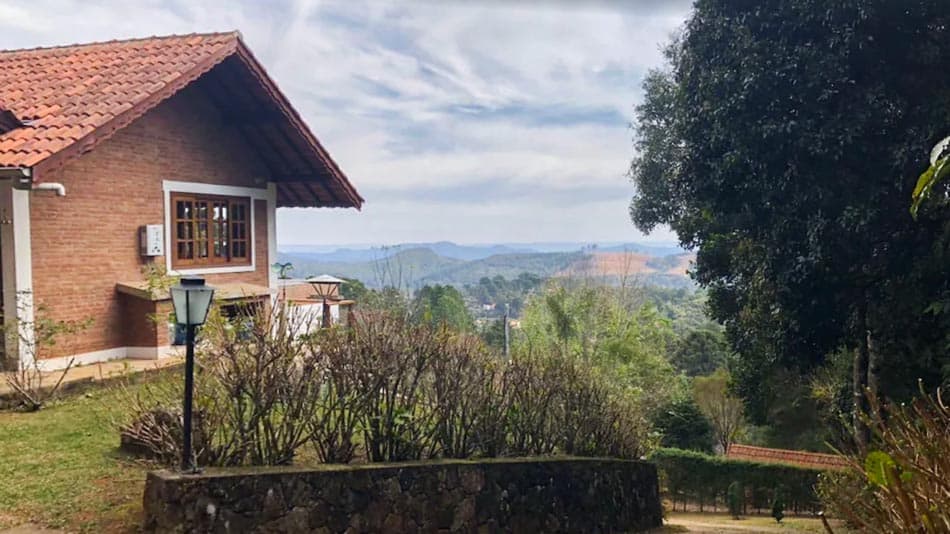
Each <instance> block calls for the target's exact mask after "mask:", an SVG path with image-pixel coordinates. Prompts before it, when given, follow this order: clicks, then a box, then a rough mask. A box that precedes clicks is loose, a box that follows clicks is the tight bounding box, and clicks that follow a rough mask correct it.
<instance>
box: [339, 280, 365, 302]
mask: <svg viewBox="0 0 950 534" xmlns="http://www.w3.org/2000/svg"><path fill="white" fill-rule="evenodd" d="M369 292H370V289H369V288H367V287H366V284H364V283H363V282H361V281H359V280H357V279H355V278H344V279H343V283H342V284H340V293H341V294H342V296H343V298H345V299H350V300H355V301H356V302H357V303H359V302H360V301H362V300H365V299H366V297H367V295H368V294H369Z"/></svg>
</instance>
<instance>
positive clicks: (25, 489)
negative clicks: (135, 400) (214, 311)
mask: <svg viewBox="0 0 950 534" xmlns="http://www.w3.org/2000/svg"><path fill="white" fill-rule="evenodd" d="M133 387H134V386H133ZM123 398H124V396H123V395H122V394H120V393H119V392H118V391H117V390H114V389H102V390H94V391H92V392H89V393H86V394H84V395H81V396H78V397H73V398H70V399H68V400H64V401H61V402H57V403H55V404H52V405H50V406H48V407H47V408H44V409H43V410H42V411H39V412H36V413H9V412H8V413H0V528H5V527H13V526H17V525H19V524H23V523H27V522H29V523H34V524H39V525H42V526H46V527H52V528H63V529H66V530H69V531H80V532H126V531H135V530H136V529H137V525H139V524H140V523H141V515H142V504H141V503H142V492H143V490H144V486H145V473H146V472H147V471H148V470H149V469H152V468H153V467H154V466H153V465H151V464H149V463H146V462H142V461H140V460H135V459H132V458H130V457H127V456H125V455H123V454H122V453H121V452H119V450H118V442H119V437H118V432H116V431H115V429H114V428H113V425H112V421H113V419H114V417H116V416H118V415H119V414H120V413H121V410H122V406H121V404H123V403H122V402H121V401H122V399H123Z"/></svg>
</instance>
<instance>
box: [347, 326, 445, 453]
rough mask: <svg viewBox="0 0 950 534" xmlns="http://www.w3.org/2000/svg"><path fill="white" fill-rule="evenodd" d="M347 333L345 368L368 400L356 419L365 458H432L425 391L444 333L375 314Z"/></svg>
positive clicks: (431, 416) (431, 421)
mask: <svg viewBox="0 0 950 534" xmlns="http://www.w3.org/2000/svg"><path fill="white" fill-rule="evenodd" d="M349 334H350V335H349V337H348V342H349V347H350V350H349V358H350V361H349V364H351V365H353V366H354V370H355V373H356V376H357V379H358V380H359V387H360V389H361V390H362V391H364V392H366V394H367V395H368V396H369V398H368V399H367V402H366V404H365V405H364V408H365V409H364V411H363V414H362V417H361V427H362V430H363V446H364V448H365V450H366V456H367V459H368V460H369V461H371V462H395V461H403V460H420V459H423V458H432V457H434V456H436V453H437V450H438V441H437V440H436V438H435V421H436V418H437V412H436V409H435V406H434V405H433V404H432V403H429V402H427V399H426V397H425V393H426V389H427V387H428V384H427V382H428V381H429V380H431V366H432V362H433V360H435V359H436V358H439V357H440V355H441V354H442V353H443V352H444V349H445V342H446V333H445V332H444V331H441V330H439V331H437V330H433V329H432V328H428V327H424V326H416V325H412V324H410V323H409V322H408V321H407V320H406V319H405V318H404V317H402V316H397V315H395V314H386V313H379V314H372V315H364V316H363V317H360V318H358V319H356V320H355V321H354V324H353V325H351V326H350V332H349Z"/></svg>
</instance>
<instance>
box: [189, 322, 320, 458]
mask: <svg viewBox="0 0 950 534" xmlns="http://www.w3.org/2000/svg"><path fill="white" fill-rule="evenodd" d="M307 320H308V319H307V318H305V317H302V316H299V315H293V314H286V313H283V312H281V311H265V310H263V309H257V310H253V309H249V310H247V313H245V314H244V315H243V316H241V317H239V318H238V319H237V320H232V321H223V320H222V321H214V322H210V323H208V324H207V325H206V326H205V335H206V336H207V341H208V343H207V344H206V345H205V346H204V347H203V350H202V371H203V372H204V373H207V374H208V375H209V377H211V378H212V379H213V380H214V382H215V386H216V387H213V388H209V389H207V390H206V393H208V394H209V396H208V397H207V398H205V399H204V401H203V404H205V406H206V410H207V411H208V412H211V413H216V414H220V416H219V417H220V419H221V424H220V425H217V426H216V427H214V428H209V429H208V431H209V432H213V433H214V435H213V436H212V443H213V444H214V457H215V463H217V464H221V465H288V464H290V463H292V462H293V459H294V455H295V453H296V451H297V450H298V449H299V448H300V447H301V446H302V445H304V444H305V443H308V442H309V441H310V440H311V432H312V425H310V424H309V421H310V418H311V417H312V416H313V411H314V407H315V406H316V404H317V400H318V399H319V396H320V392H321V383H322V376H321V366H320V365H319V363H318V362H317V361H315V359H314V358H312V357H310V351H309V350H308V349H309V346H308V344H307V343H305V341H304V340H305V338H301V337H299V336H295V335H294V332H302V331H303V332H305V331H308V330H309V325H301V324H297V323H298V322H303V321H307Z"/></svg>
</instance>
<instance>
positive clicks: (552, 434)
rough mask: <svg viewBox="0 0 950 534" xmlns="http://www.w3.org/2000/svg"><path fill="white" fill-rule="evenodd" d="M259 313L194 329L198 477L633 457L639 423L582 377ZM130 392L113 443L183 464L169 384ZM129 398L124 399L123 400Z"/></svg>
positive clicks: (582, 368)
mask: <svg viewBox="0 0 950 534" xmlns="http://www.w3.org/2000/svg"><path fill="white" fill-rule="evenodd" d="M292 315H293V314H285V313H284V312H282V311H280V310H277V311H274V312H264V311H261V310H258V311H256V312H255V313H249V314H248V315H246V316H244V317H241V318H239V319H238V320H237V321H234V320H232V321H230V322H226V321H223V320H220V319H219V318H213V319H212V320H211V321H209V323H208V324H207V325H206V326H205V327H204V328H203V330H202V335H201V343H200V345H199V351H198V354H199V357H198V361H197V363H198V372H197V374H196V381H195V383H196V392H195V402H196V444H197V445H196V456H197V457H198V461H199V463H200V464H202V465H216V466H232V465H284V464H289V463H292V462H293V461H294V458H295V456H296V454H297V452H298V451H299V450H300V448H301V447H303V446H312V447H314V450H315V451H316V454H317V456H318V458H319V460H320V461H321V462H324V463H347V462H350V461H352V460H353V459H354V458H355V457H356V456H357V455H358V454H359V452H360V450H361V449H362V452H363V453H364V454H365V455H366V459H367V460H368V461H371V462H392V461H405V460H420V459H427V458H436V457H449V458H469V457H475V456H485V457H494V456H501V455H505V456H539V455H550V454H555V453H566V454H573V455H584V456H619V457H625V458H631V457H637V456H639V454H640V452H642V451H641V449H642V443H643V440H642V437H643V436H644V435H645V432H644V426H643V424H642V418H641V417H640V415H639V414H640V413H641V410H639V409H638V405H637V404H636V402H635V401H634V400H633V397H632V396H631V395H629V394H625V393H624V391H622V390H619V389H617V387H616V386H614V385H612V383H611V382H610V381H608V380H606V379H605V378H604V377H603V376H601V375H599V374H598V373H596V372H595V371H594V370H593V369H592V368H591V367H590V366H589V365H588V364H586V363H583V362H580V361H573V360H570V359H565V358H564V357H560V356H556V357H552V356H530V355H519V356H516V357H515V358H514V360H512V361H511V362H507V363H506V362H503V361H502V360H501V359H500V358H498V356H497V355H496V354H494V353H492V352H491V351H489V349H487V348H486V347H485V345H484V344H483V343H482V342H481V341H480V340H478V339H476V338H474V337H469V336H465V335H461V334H457V333H453V332H451V331H449V330H447V329H445V328H433V327H430V326H425V325H414V324H411V323H410V322H408V320H407V319H406V318H405V316H403V315H398V314H388V313H370V314H362V315H361V316H358V317H357V318H356V319H355V320H354V321H353V322H352V323H351V324H350V325H347V326H345V327H343V326H338V327H334V328H330V329H320V330H317V331H313V332H312V333H309V334H306V335H302V336H295V335H293V333H294V332H309V331H310V329H309V328H306V326H307V325H302V326H301V325H297V324H291V323H293V321H295V320H301V318H300V317H299V316H298V317H296V318H294V317H293V316H292ZM168 383H169V384H172V385H173V387H170V388H165V387H159V385H150V386H147V387H145V388H144V389H136V390H134V391H135V392H136V393H135V394H134V395H132V394H130V395H129V397H130V398H129V399H128V402H127V404H128V405H129V406H130V411H131V420H127V421H123V422H122V423H123V424H122V432H123V439H124V440H126V441H129V442H130V443H131V442H134V443H135V444H136V445H137V446H139V447H140V448H143V449H145V450H147V451H148V452H149V455H150V456H153V457H156V458H159V459H162V460H164V461H166V462H169V463H171V462H172V461H173V460H177V459H179V458H180V457H181V451H180V450H179V447H180V441H181V411H180V408H179V407H180V406H181V398H182V391H181V383H180V380H178V379H177V377H176V379H175V380H170V381H168ZM129 391H133V390H131V389H130V390H129Z"/></svg>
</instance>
